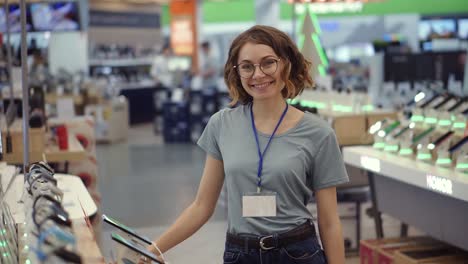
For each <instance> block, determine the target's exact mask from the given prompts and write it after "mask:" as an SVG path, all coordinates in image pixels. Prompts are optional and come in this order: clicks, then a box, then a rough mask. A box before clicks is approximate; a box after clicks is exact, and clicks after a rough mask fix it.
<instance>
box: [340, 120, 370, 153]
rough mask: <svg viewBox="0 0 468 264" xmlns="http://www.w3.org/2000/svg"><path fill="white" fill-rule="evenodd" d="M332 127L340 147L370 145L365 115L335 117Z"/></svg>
mask: <svg viewBox="0 0 468 264" xmlns="http://www.w3.org/2000/svg"><path fill="white" fill-rule="evenodd" d="M332 127H333V129H334V130H335V134H336V138H337V139H338V143H339V144H340V146H346V145H362V144H370V143H372V142H369V140H368V137H367V124H366V117H365V115H351V116H337V117H334V118H333V121H332Z"/></svg>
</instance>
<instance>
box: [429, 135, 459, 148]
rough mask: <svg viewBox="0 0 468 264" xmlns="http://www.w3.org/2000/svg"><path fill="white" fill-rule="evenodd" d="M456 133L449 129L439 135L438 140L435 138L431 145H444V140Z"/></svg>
mask: <svg viewBox="0 0 468 264" xmlns="http://www.w3.org/2000/svg"><path fill="white" fill-rule="evenodd" d="M453 134H454V132H453V131H449V132H446V133H445V134H443V135H442V136H440V137H438V138H437V139H436V140H434V141H433V142H432V143H431V144H430V146H431V147H432V148H437V147H438V146H440V145H442V144H443V143H444V142H446V141H447V139H449V138H450V137H451V136H452V135H453Z"/></svg>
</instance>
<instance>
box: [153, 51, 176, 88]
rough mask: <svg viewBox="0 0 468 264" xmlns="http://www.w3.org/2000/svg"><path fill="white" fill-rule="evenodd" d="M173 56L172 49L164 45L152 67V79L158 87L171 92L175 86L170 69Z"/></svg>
mask: <svg viewBox="0 0 468 264" xmlns="http://www.w3.org/2000/svg"><path fill="white" fill-rule="evenodd" d="M171 56H172V51H171V47H170V46H169V45H164V47H163V48H162V50H161V53H160V54H159V55H157V56H156V57H155V59H154V61H153V64H152V65H151V77H153V79H154V80H155V81H156V82H157V84H158V85H161V86H163V88H166V89H168V90H171V89H172V88H173V86H174V83H173V76H172V72H171V71H170V69H169V61H170V58H171Z"/></svg>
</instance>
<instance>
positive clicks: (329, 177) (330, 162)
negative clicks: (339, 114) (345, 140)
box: [310, 131, 349, 190]
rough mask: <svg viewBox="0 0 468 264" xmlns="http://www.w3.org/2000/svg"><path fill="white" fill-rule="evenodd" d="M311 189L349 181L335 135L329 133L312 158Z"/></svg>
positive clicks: (331, 132)
mask: <svg viewBox="0 0 468 264" xmlns="http://www.w3.org/2000/svg"><path fill="white" fill-rule="evenodd" d="M310 174H311V176H312V189H313V190H319V189H324V188H328V187H332V186H336V185H339V184H342V183H346V182H348V181H349V178H348V174H347V172H346V168H345V165H344V162H343V157H342V154H341V151H340V148H339V146H338V141H337V140H336V136H335V133H334V132H333V131H330V133H329V134H328V135H327V136H326V137H325V139H324V140H323V141H322V142H321V144H320V145H319V148H318V151H317V153H316V155H315V158H314V164H313V168H312V171H311V172H310Z"/></svg>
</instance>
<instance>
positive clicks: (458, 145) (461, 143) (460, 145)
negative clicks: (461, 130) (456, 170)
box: [449, 136, 468, 153]
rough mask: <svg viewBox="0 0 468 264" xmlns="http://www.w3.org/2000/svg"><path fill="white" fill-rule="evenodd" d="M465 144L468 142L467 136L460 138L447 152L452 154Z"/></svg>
mask: <svg viewBox="0 0 468 264" xmlns="http://www.w3.org/2000/svg"><path fill="white" fill-rule="evenodd" d="M466 142H468V136H466V137H464V138H462V139H461V140H460V141H458V142H457V143H455V144H454V145H453V146H452V147H450V148H449V152H450V153H453V152H455V151H457V150H459V149H460V148H461V147H462V146H463V145H465V144H466Z"/></svg>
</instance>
